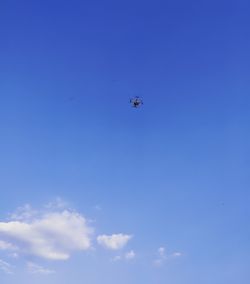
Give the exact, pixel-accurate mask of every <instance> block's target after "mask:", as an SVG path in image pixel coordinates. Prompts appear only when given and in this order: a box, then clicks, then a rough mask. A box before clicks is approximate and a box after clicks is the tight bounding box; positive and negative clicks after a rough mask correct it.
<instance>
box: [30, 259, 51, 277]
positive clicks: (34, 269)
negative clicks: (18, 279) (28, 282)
mask: <svg viewBox="0 0 250 284" xmlns="http://www.w3.org/2000/svg"><path fill="white" fill-rule="evenodd" d="M27 268H28V272H29V273H31V274H45V275H49V274H53V273H55V271H54V270H50V269H47V268H44V267H42V266H40V265H38V264H35V263H33V262H28V263H27Z"/></svg>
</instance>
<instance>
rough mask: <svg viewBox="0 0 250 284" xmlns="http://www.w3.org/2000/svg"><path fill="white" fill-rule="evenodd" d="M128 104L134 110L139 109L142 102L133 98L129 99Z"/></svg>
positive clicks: (136, 97) (138, 98)
mask: <svg viewBox="0 0 250 284" xmlns="http://www.w3.org/2000/svg"><path fill="white" fill-rule="evenodd" d="M130 104H131V106H132V107H134V108H139V107H141V106H142V105H143V101H142V99H141V98H140V97H138V96H135V97H133V98H132V99H130Z"/></svg>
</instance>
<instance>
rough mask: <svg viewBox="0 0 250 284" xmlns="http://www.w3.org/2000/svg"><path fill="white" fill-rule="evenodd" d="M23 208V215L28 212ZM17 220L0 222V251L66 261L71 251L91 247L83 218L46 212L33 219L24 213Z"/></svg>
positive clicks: (69, 213)
mask: <svg viewBox="0 0 250 284" xmlns="http://www.w3.org/2000/svg"><path fill="white" fill-rule="evenodd" d="M25 208H26V211H27V212H28V211H29V210H30V207H29V206H25ZM26 211H25V212H26ZM12 217H14V216H12ZM20 218H21V219H20ZM20 218H17V220H13V221H9V222H0V240H1V242H0V249H5V250H10V251H14V252H15V253H18V254H28V255H33V256H38V257H41V258H45V259H51V260H66V259H68V258H69V257H70V255H71V253H73V252H74V251H84V250H87V249H89V248H90V247H91V241H90V236H91V233H92V229H91V228H90V227H89V225H88V223H87V221H86V219H85V218H84V217H83V216H82V215H80V214H78V213H76V212H73V211H69V210H63V211H55V212H46V213H42V214H40V216H38V215H37V214H36V216H35V217H33V218H31V215H30V214H26V213H25V214H21V217H20ZM31 219H32V220H31Z"/></svg>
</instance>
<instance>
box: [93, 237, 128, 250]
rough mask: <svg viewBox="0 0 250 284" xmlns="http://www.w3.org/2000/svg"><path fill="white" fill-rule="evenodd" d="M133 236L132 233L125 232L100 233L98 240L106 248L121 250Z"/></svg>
mask: <svg viewBox="0 0 250 284" xmlns="http://www.w3.org/2000/svg"><path fill="white" fill-rule="evenodd" d="M131 238H132V236H131V235H125V234H113V235H100V236H98V237H97V242H98V244H99V245H101V246H103V247H104V248H106V249H111V250H119V249H122V248H123V247H125V246H126V244H127V243H128V241H129V240H130V239H131Z"/></svg>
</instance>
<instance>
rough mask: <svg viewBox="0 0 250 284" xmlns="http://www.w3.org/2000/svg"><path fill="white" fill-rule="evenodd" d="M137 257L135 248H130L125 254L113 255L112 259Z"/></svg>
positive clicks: (128, 259)
mask: <svg viewBox="0 0 250 284" xmlns="http://www.w3.org/2000/svg"><path fill="white" fill-rule="evenodd" d="M135 257H136V253H135V252H134V251H133V250H130V251H128V252H126V253H124V254H123V255H116V256H115V257H113V259H112V261H115V262H116V261H120V260H127V261H130V260H133V259H134V258H135Z"/></svg>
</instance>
